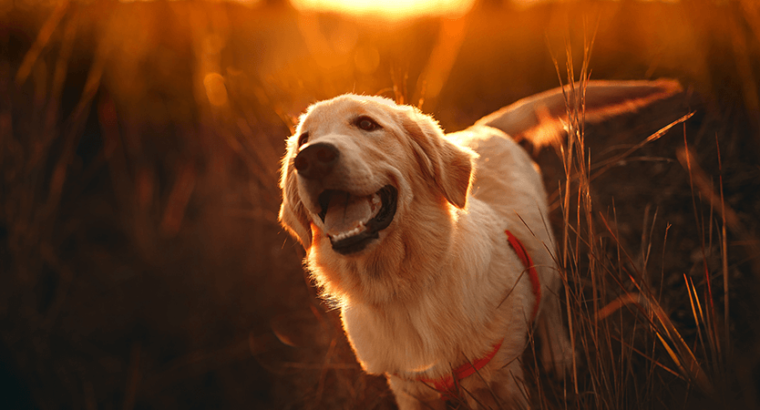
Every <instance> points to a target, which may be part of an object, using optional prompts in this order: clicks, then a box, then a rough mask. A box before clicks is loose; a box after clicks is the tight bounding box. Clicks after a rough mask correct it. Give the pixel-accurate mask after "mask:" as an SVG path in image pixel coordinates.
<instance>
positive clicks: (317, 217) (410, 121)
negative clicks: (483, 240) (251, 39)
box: [279, 94, 474, 258]
mask: <svg viewBox="0 0 760 410" xmlns="http://www.w3.org/2000/svg"><path fill="white" fill-rule="evenodd" d="M473 156H474V154H473V153H472V152H471V151H469V150H466V149H464V148H461V147H459V146H457V145H455V144H453V143H451V142H449V141H448V140H447V139H446V138H445V137H444V135H443V132H442V131H441V129H440V127H439V126H438V125H437V123H436V122H435V121H434V120H433V119H432V118H430V117H429V116H427V115H424V114H422V113H421V112H420V111H419V110H417V109H416V108H413V107H410V106H402V105H397V104H395V103H394V102H393V101H391V100H388V99H385V98H381V97H368V96H358V95H350V94H349V95H343V96H340V97H337V98H334V99H331V100H327V101H323V102H320V103H317V104H314V105H312V106H311V107H309V109H308V110H307V112H306V113H305V114H304V115H302V116H301V119H300V122H299V124H298V127H297V129H296V132H295V134H294V135H293V136H291V137H290V138H289V139H288V141H287V153H286V155H285V157H284V158H283V163H282V173H281V181H280V187H281V188H282V195H283V198H282V206H281V208H280V215H279V217H280V221H281V223H282V224H283V226H285V227H286V228H287V229H288V230H289V231H290V232H291V233H292V234H293V235H294V236H295V237H296V238H298V240H299V241H300V242H301V244H302V245H303V247H304V248H305V249H307V251H308V250H309V249H310V248H311V247H312V246H313V245H314V244H315V242H318V241H319V244H320V252H334V253H336V254H338V255H341V256H344V257H347V258H350V257H354V256H360V255H362V254H364V253H367V252H372V249H374V248H375V247H377V246H378V245H379V244H380V243H382V242H383V241H384V238H386V237H387V236H388V235H389V233H390V232H393V231H394V230H397V229H400V225H401V223H400V222H399V221H400V220H402V219H403V218H409V217H410V216H411V215H410V210H411V208H413V207H414V206H415V205H414V204H415V202H416V201H418V200H422V199H423V198H428V199H429V200H430V201H433V202H435V198H438V199H439V201H438V203H440V204H444V205H446V206H448V204H451V205H452V206H454V207H457V208H464V207H465V206H466V203H467V195H468V190H469V187H470V178H471V174H472V158H473ZM326 241H329V247H328V246H323V245H327V242H326ZM324 248H329V250H327V249H324Z"/></svg>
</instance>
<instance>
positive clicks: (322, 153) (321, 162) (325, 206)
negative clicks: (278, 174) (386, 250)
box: [293, 142, 398, 255]
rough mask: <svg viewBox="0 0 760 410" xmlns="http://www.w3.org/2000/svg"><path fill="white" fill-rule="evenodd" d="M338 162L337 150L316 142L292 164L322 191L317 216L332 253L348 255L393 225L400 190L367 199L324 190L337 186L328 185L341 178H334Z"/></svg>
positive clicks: (382, 190)
mask: <svg viewBox="0 0 760 410" xmlns="http://www.w3.org/2000/svg"><path fill="white" fill-rule="evenodd" d="M339 160H340V151H339V150H338V148H337V147H335V146H334V145H333V144H330V143H327V142H317V143H313V144H309V145H306V146H305V147H303V149H301V151H300V152H299V153H298V155H296V158H295V159H294V160H293V166H294V167H295V168H296V172H297V173H298V176H299V177H300V178H304V179H305V180H307V181H310V182H309V184H310V185H312V186H314V187H316V186H320V187H322V188H320V189H321V192H320V191H317V192H319V194H318V196H317V197H316V199H317V203H318V205H319V208H320V210H319V213H318V216H319V218H320V219H321V220H322V223H323V226H324V230H325V233H326V234H327V236H328V237H329V238H330V243H331V244H332V248H333V250H334V251H335V252H337V253H339V254H341V255H348V254H351V253H356V252H359V251H361V250H363V249H364V248H366V247H367V245H369V244H370V243H371V242H372V241H374V240H376V239H378V238H380V231H382V230H383V229H385V228H387V227H388V225H390V224H391V222H392V221H393V217H394V216H395V215H396V203H397V201H398V190H397V189H396V188H395V187H394V186H392V185H386V186H384V187H382V188H380V189H379V190H378V191H377V192H375V193H374V194H370V195H367V194H366V193H365V194H357V193H356V192H351V191H349V190H346V189H324V187H325V186H328V187H329V186H335V184H334V183H329V181H331V180H334V179H336V178H337V179H340V175H333V174H334V173H335V169H336V168H338V161H339ZM333 182H334V181H333Z"/></svg>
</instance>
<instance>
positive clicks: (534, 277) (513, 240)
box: [504, 229, 541, 321]
mask: <svg viewBox="0 0 760 410" xmlns="http://www.w3.org/2000/svg"><path fill="white" fill-rule="evenodd" d="M504 233H506V234H507V239H508V240H509V244H510V245H512V248H513V249H514V250H515V252H517V256H518V257H519V258H520V260H521V261H522V263H523V265H525V267H526V268H527V269H528V275H529V276H530V284H531V285H533V294H534V295H536V303H535V305H533V315H532V316H531V321H533V320H536V315H538V306H539V305H540V304H541V282H539V280H538V272H536V268H535V267H534V266H533V259H531V257H530V255H529V254H528V251H527V250H526V249H525V247H524V246H523V244H522V242H520V240H519V239H517V237H516V236H514V235H512V232H510V231H509V229H507V230H505V231H504Z"/></svg>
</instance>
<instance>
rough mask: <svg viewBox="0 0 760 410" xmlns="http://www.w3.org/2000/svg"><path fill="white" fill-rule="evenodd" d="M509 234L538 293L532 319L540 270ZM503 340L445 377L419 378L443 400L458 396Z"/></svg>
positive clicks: (511, 243) (519, 243)
mask: <svg viewBox="0 0 760 410" xmlns="http://www.w3.org/2000/svg"><path fill="white" fill-rule="evenodd" d="M504 232H505V233H506V234H507V240H508V241H509V244H510V245H511V246H512V248H513V249H514V250H515V252H516V253H517V256H518V257H519V258H520V261H522V263H523V265H525V268H526V269H527V270H528V276H529V277H530V283H531V285H532V286H533V294H534V295H536V304H535V305H534V306H533V314H532V315H531V321H533V320H535V319H536V315H538V307H539V305H540V302H541V283H540V282H539V279H538V272H536V268H535V267H534V266H533V259H531V257H530V255H529V254H528V251H527V250H526V249H525V246H523V244H522V242H520V240H519V239H517V237H516V236H514V235H513V234H512V232H510V231H509V229H507V230H505V231H504ZM502 342H504V339H501V340H499V342H498V343H496V344H494V345H493V349H492V350H491V352H490V353H488V354H487V355H486V356H484V357H482V358H480V359H478V360H475V361H474V362H472V363H470V362H467V363H465V364H463V365H461V366H459V367H457V368H456V369H454V370H453V371H452V372H451V374H450V375H446V376H443V377H440V378H438V379H428V378H426V377H418V378H417V380H419V381H421V382H424V383H428V384H432V385H433V388H435V389H436V390H437V391H438V393H440V394H441V399H443V400H450V399H453V398H456V397H458V393H457V390H458V385H459V381H460V380H462V379H465V378H467V377H469V376H472V375H473V374H475V373H476V372H477V371H478V370H480V369H482V368H483V367H485V366H486V365H487V364H488V362H490V361H491V359H493V357H494V356H496V352H498V351H499V348H500V347H501V344H502Z"/></svg>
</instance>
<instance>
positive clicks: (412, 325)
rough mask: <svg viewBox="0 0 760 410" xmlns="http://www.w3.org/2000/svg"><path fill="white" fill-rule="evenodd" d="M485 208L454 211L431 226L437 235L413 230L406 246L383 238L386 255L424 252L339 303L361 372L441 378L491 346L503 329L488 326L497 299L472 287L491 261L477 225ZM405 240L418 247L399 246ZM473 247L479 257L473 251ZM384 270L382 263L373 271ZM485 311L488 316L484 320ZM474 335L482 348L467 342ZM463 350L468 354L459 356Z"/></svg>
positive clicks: (485, 236)
mask: <svg viewBox="0 0 760 410" xmlns="http://www.w3.org/2000/svg"><path fill="white" fill-rule="evenodd" d="M483 206H485V205H483V204H482V203H479V202H477V201H476V202H474V203H472V204H471V206H470V209H469V210H468V211H467V212H465V211H461V210H457V211H453V212H456V213H457V214H456V215H455V217H454V218H450V217H449V218H445V220H447V221H451V222H450V224H449V225H448V226H443V227H441V226H440V225H441V224H440V219H438V222H436V224H434V225H432V226H436V227H438V229H437V230H436V231H435V232H430V231H426V232H424V235H421V234H420V233H421V232H420V231H419V230H417V231H415V230H408V232H410V233H411V235H410V238H405V237H403V236H399V237H398V238H393V237H390V238H386V240H389V242H388V243H385V244H383V246H385V247H386V249H387V247H388V246H395V247H399V248H400V249H425V250H426V252H425V255H404V256H405V257H404V258H401V260H399V261H398V262H397V263H395V264H392V265H390V266H394V267H395V269H396V270H394V271H382V270H380V271H377V272H373V273H371V274H369V275H368V276H369V277H372V278H373V279H372V280H370V282H369V283H368V284H367V285H368V286H370V288H369V289H367V292H368V293H365V294H362V295H356V296H352V295H350V294H349V295H347V297H346V298H344V299H343V305H342V314H343V319H344V325H345V327H346V331H347V334H349V337H350V339H351V341H352V344H353V345H354V348H355V350H356V353H357V357H358V358H359V360H360V362H361V363H362V365H363V366H364V367H365V369H366V370H367V371H369V372H373V373H380V372H395V373H397V374H412V373H414V372H418V371H424V370H430V371H432V372H433V373H434V374H435V371H436V367H439V368H440V369H442V371H444V372H445V371H446V369H447V368H448V367H449V363H452V362H459V361H461V360H462V358H464V357H472V355H476V354H478V353H477V352H479V351H482V350H483V349H487V348H488V347H489V346H490V345H489V343H492V342H491V339H493V340H496V339H498V338H499V337H503V336H501V335H502V333H501V332H502V331H503V323H500V322H498V320H496V319H494V316H496V315H495V309H496V306H497V304H498V299H499V297H500V296H501V295H496V294H484V293H482V292H480V293H478V292H476V291H475V285H474V284H476V283H478V282H479V277H480V276H482V275H484V273H485V272H486V271H487V270H488V269H489V265H490V263H491V259H492V257H491V256H492V255H491V254H490V253H484V252H483V251H482V249H492V248H493V247H492V246H489V245H488V243H487V242H488V241H491V240H492V238H491V237H490V236H491V235H490V234H489V232H488V231H487V230H484V229H483V224H484V223H488V222H489V221H484V220H482V218H483V217H484V216H485V215H488V214H489V212H487V211H486V210H482V209H480V208H481V207H483ZM450 211H451V210H447V212H450ZM416 217H417V218H418V219H416V221H418V222H420V223H421V224H426V223H427V222H426V221H425V220H424V219H425V218H426V217H430V215H427V216H425V215H418V216H416ZM425 226H431V225H429V224H427V225H425ZM497 235H498V233H497ZM501 235H502V236H503V233H501ZM501 239H502V240H503V237H502V238H501ZM408 240H418V241H421V243H419V244H414V246H404V241H408ZM474 247H480V248H481V251H478V252H476V251H474V250H473V248H474ZM383 262H388V261H376V262H375V263H378V264H381V263H383ZM453 272H460V273H461V272H467V275H466V276H464V277H462V276H458V275H454V274H453ZM356 273H357V274H359V275H363V274H366V273H367V272H356ZM373 286H374V287H376V288H374V289H373V288H371V287H373ZM380 291H382V292H383V293H380ZM372 292H375V293H372ZM368 296H370V297H368ZM483 310H488V311H489V312H490V311H493V314H482V311H483ZM463 324H465V325H464V326H463ZM473 332H477V333H479V334H481V335H483V336H485V337H482V338H478V339H479V340H482V342H483V344H484V345H483V346H479V345H473V344H472V343H471V342H469V341H470V340H471V339H472V337H471V336H472V334H473ZM491 334H492V335H491ZM464 341H468V342H467V343H465V342H464ZM465 348H466V349H469V350H468V351H463V349H465ZM437 365H438V366H437ZM431 369H432V370H431Z"/></svg>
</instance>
